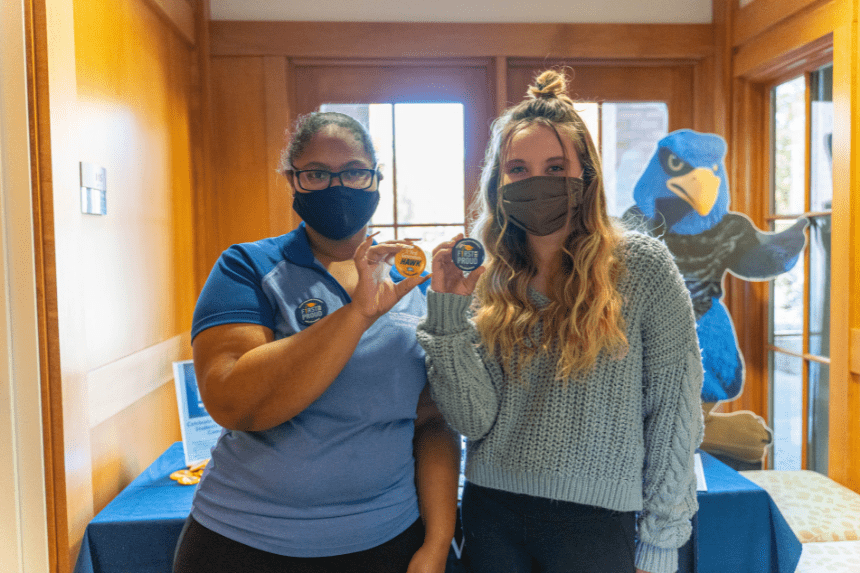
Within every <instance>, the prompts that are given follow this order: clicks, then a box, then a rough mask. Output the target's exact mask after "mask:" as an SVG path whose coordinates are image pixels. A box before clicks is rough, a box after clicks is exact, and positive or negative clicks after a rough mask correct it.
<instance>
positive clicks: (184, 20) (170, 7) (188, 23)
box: [145, 0, 197, 46]
mask: <svg viewBox="0 0 860 573" xmlns="http://www.w3.org/2000/svg"><path fill="white" fill-rule="evenodd" d="M145 2H146V3H147V4H149V5H150V6H152V8H153V9H155V11H156V12H158V13H159V14H160V15H161V16H162V17H164V18H165V19H166V20H167V21H168V22H170V24H171V25H172V26H173V27H174V28H175V29H176V31H177V32H179V33H180V35H181V36H182V37H183V39H185V41H186V42H188V43H189V44H191V45H192V46H193V45H195V44H196V43H197V34H196V31H195V22H194V7H193V6H192V5H191V4H190V3H189V0H145Z"/></svg>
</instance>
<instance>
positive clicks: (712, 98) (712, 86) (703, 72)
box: [692, 56, 723, 135]
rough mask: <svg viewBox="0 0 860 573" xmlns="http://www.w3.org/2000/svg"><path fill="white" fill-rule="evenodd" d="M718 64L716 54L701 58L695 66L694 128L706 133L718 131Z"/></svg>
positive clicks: (721, 133) (719, 133) (720, 133)
mask: <svg viewBox="0 0 860 573" xmlns="http://www.w3.org/2000/svg"><path fill="white" fill-rule="evenodd" d="M716 66H717V58H716V56H708V57H707V58H702V59H701V60H699V61H698V62H697V63H696V65H695V66H693V93H694V94H696V96H695V97H694V98H693V101H692V104H693V123H692V128H693V129H695V130H696V131H700V132H704V133H717V131H716V122H717V116H718V112H717V110H716V109H715V106H716V100H717V94H718V93H719V94H721V93H722V91H720V92H717V88H718V85H717V82H716V81H715V80H716V73H715V72H714V68H715V67H716ZM718 135H723V132H722V131H720V132H718Z"/></svg>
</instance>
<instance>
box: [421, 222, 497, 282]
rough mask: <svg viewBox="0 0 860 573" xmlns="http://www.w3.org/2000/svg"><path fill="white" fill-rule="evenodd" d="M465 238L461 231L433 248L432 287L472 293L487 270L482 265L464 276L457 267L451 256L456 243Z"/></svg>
mask: <svg viewBox="0 0 860 573" xmlns="http://www.w3.org/2000/svg"><path fill="white" fill-rule="evenodd" d="M462 238H463V233H460V234H459V235H457V236H456V237H454V238H453V239H451V240H450V241H445V242H444V243H440V244H439V245H438V246H437V247H436V248H435V249H433V274H432V275H430V276H431V277H433V279H432V281H431V282H430V288H432V289H433V290H434V291H436V292H447V293H452V294H461V295H470V294H472V292H473V291H474V290H475V285H476V284H478V279H479V278H481V275H482V274H484V271H485V270H487V269H486V268H485V267H483V266H481V267H478V268H477V269H475V270H474V271H472V272H470V273H469V276H464V275H463V271H461V270H460V269H458V268H457V266H456V265H455V264H454V260H453V259H452V258H451V252H452V250H453V247H454V243H456V242H457V241H459V240H460V239H462Z"/></svg>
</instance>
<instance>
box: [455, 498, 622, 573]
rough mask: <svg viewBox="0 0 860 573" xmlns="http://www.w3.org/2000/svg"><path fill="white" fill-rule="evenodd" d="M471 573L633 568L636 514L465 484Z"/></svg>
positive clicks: (466, 556) (594, 572) (590, 572)
mask: <svg viewBox="0 0 860 573" xmlns="http://www.w3.org/2000/svg"><path fill="white" fill-rule="evenodd" d="M461 512H462V518H463V533H464V534H465V538H466V543H465V545H464V546H463V563H464V565H465V566H466V571H468V572H469V573H534V572H541V573H609V572H611V573H633V572H634V571H635V569H636V567H635V566H634V556H635V535H636V513H635V512H632V511H629V512H619V511H611V510H608V509H603V508H600V507H593V506H590V505H580V504H578V503H571V502H566V501H555V500H551V499H546V498H541V497H534V496H530V495H522V494H516V493H509V492H506V491H500V490H497V489H490V488H486V487H481V486H477V485H475V484H472V483H469V482H467V483H466V487H465V489H464V491H463V503H462V507H461Z"/></svg>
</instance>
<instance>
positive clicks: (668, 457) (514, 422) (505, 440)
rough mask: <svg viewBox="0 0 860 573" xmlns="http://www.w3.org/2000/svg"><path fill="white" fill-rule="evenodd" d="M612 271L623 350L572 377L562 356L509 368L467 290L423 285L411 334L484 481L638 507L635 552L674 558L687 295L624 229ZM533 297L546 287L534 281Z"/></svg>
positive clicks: (663, 262)
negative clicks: (475, 315) (512, 374)
mask: <svg viewBox="0 0 860 573" xmlns="http://www.w3.org/2000/svg"><path fill="white" fill-rule="evenodd" d="M620 250H621V253H622V254H623V257H624V261H625V264H626V267H627V271H626V273H625V274H624V275H623V277H622V279H621V281H620V282H619V290H620V292H621V294H622V296H623V297H624V301H625V303H624V306H623V316H624V320H625V321H626V324H627V340H628V342H629V350H628V352H627V354H626V355H625V356H624V357H623V358H621V359H613V358H610V357H609V356H607V355H606V353H602V354H601V355H600V357H599V358H598V360H597V363H596V364H595V366H594V369H593V370H592V371H590V372H589V373H588V374H587V375H586V376H583V377H580V378H574V379H572V380H571V381H570V383H569V384H568V386H567V388H565V387H564V385H563V384H562V383H561V382H559V381H556V380H555V379H554V378H555V365H556V360H557V356H555V355H553V354H552V353H547V354H544V355H541V356H538V357H536V358H535V359H534V360H533V361H532V363H531V365H530V367H529V368H528V370H527V372H525V373H524V374H523V375H522V376H523V378H525V380H511V379H508V377H507V376H506V375H505V374H504V373H503V370H502V368H501V366H500V363H499V362H498V360H497V359H496V358H494V357H492V356H489V355H488V354H487V353H486V352H485V351H484V349H483V347H482V346H480V345H479V335H478V333H477V330H476V329H475V325H474V323H473V322H472V321H471V319H470V318H469V306H470V304H471V301H472V297H469V296H461V295H455V294H447V293H437V292H433V291H432V290H431V291H430V292H429V293H428V297H427V306H428V313H427V318H426V319H425V320H424V321H423V322H422V323H421V324H420V325H419V326H418V340H419V341H420V343H421V345H422V346H423V347H424V349H425V350H426V351H427V372H428V377H429V380H430V387H431V391H432V395H433V399H434V400H435V401H436V404H437V405H438V406H439V409H440V410H441V411H442V413H443V414H444V415H445V418H446V420H447V421H448V423H449V424H450V425H451V426H452V427H453V428H454V429H455V430H457V431H458V432H460V433H461V434H463V435H464V436H465V437H466V438H467V440H468V449H467V459H466V477H467V479H469V481H471V482H473V483H475V484H477V485H481V486H485V487H490V488H496V489H501V490H505V491H509V492H515V493H523V494H529V495H534V496H539V497H546V498H551V499H558V500H564V501H572V502H576V503H581V504H588V505H595V506H600V507H605V508H608V509H612V510H615V511H640V512H641V513H640V514H639V522H638V524H639V527H638V543H637V548H636V566H637V567H638V568H640V569H643V570H645V571H649V572H650V573H671V572H673V571H675V570H676V569H677V567H678V552H677V550H678V548H679V547H681V546H682V545H683V544H684V542H685V541H686V540H687V539H688V538H689V536H690V518H691V517H692V515H693V514H694V513H695V511H696V510H697V507H698V504H697V502H696V479H695V474H694V469H693V454H694V451H695V449H696V447H697V446H698V445H699V443H700V442H701V440H702V434H703V427H704V426H703V422H702V409H701V401H700V397H699V395H700V392H701V388H702V362H701V357H700V353H699V347H698V339H697V337H696V326H695V321H694V318H693V310H692V305H691V303H690V296H689V294H688V292H687V289H686V288H685V286H684V281H683V279H682V278H681V276H680V274H679V273H678V270H677V268H676V267H675V263H674V262H673V260H672V256H671V255H670V254H669V252H668V251H667V250H666V248H665V247H664V246H663V244H662V243H660V242H659V241H657V240H655V239H652V238H649V237H646V236H645V235H641V234H639V233H627V234H626V235H625V237H624V241H623V243H622V246H621V247H620ZM531 296H532V299H533V301H534V302H535V304H537V305H538V306H542V305H545V304H546V303H547V302H548V299H546V298H545V297H543V296H542V295H541V294H540V293H538V292H537V291H532V292H531Z"/></svg>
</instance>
